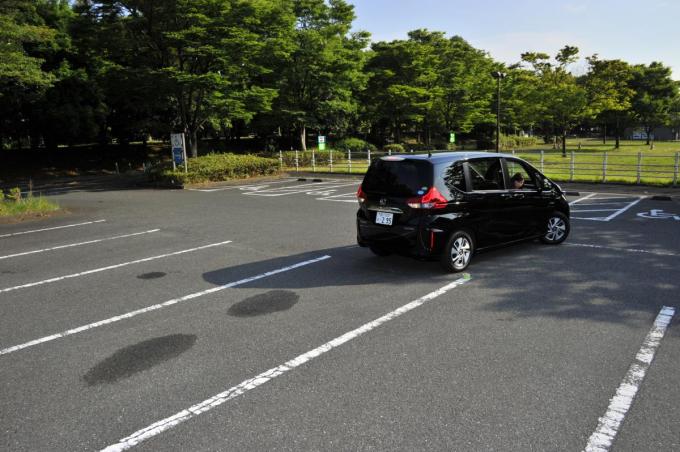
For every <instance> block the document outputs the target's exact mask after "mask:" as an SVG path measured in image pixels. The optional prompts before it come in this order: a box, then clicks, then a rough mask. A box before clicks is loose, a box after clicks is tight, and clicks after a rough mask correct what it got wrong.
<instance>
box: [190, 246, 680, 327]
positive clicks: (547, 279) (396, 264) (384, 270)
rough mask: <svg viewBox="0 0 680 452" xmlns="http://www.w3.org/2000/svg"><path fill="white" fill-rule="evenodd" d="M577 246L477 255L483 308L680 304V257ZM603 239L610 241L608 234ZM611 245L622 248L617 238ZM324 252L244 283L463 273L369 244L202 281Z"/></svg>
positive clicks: (630, 316) (584, 309) (295, 284)
mask: <svg viewBox="0 0 680 452" xmlns="http://www.w3.org/2000/svg"><path fill="white" fill-rule="evenodd" d="M609 240H611V238H610V239H609ZM570 242H572V243H570ZM577 243H579V242H577V241H576V240H573V239H571V238H570V239H569V240H567V242H565V243H564V244H562V245H560V246H547V245H542V244H540V243H539V242H528V243H522V244H517V245H513V246H508V247H505V248H500V249H495V250H491V251H486V252H483V253H479V254H477V255H475V256H474V258H473V261H472V264H471V265H470V267H468V269H467V272H468V273H470V274H471V277H472V285H471V289H472V290H475V291H476V292H475V293H476V294H477V295H479V298H480V300H481V303H480V305H479V307H478V309H480V310H486V311H494V312H499V313H503V316H504V318H510V317H513V318H522V317H551V318H557V319H562V320H571V319H588V320H590V321H596V322H616V323H624V324H626V323H628V324H631V325H633V324H637V323H638V322H639V321H640V319H641V316H640V314H641V313H643V314H644V315H643V316H642V317H643V318H645V319H647V318H648V315H647V314H649V315H655V314H656V313H658V311H659V309H660V308H661V307H662V306H664V305H665V306H677V305H679V304H680V301H679V300H678V296H677V295H678V293H679V292H680V281H679V280H678V278H677V265H678V263H680V257H678V256H662V255H655V254H645V253H635V252H626V251H622V250H620V249H610V248H602V249H598V248H589V247H583V246H577ZM601 243H602V244H603V245H604V246H608V245H610V244H609V243H608V242H606V241H605V238H604V237H603V240H602V242H601ZM611 246H612V248H620V244H618V246H617V244H616V243H613V244H611ZM324 255H330V256H331V258H330V259H328V260H326V261H322V262H319V263H315V264H312V265H309V266H305V267H301V268H297V269H294V270H291V271H287V272H283V273H280V274H278V275H275V276H271V277H267V278H262V279H258V280H256V281H252V282H249V283H245V284H243V285H239V286H238V287H242V288H262V289H269V290H274V289H304V288H319V287H329V288H331V287H343V286H359V285H377V286H379V288H376V290H390V291H393V292H394V294H395V296H398V291H399V289H400V288H401V287H405V286H408V285H410V284H414V283H418V284H422V283H423V282H431V283H432V285H433V287H434V288H436V287H439V286H440V285H445V284H447V283H448V282H450V281H452V280H453V279H455V278H457V277H458V276H457V275H456V274H451V273H446V272H445V271H444V270H443V269H442V268H441V267H440V265H439V263H438V262H436V261H420V260H416V259H412V258H407V257H400V256H389V257H378V256H374V255H373V254H372V253H371V252H370V251H369V250H368V249H366V248H360V247H358V246H345V247H336V248H329V249H321V250H316V251H313V252H306V253H301V254H297V255H292V256H284V257H277V258H273V259H268V260H264V261H258V262H252V263H248V264H243V265H239V266H234V267H228V268H223V269H219V270H215V271H211V272H207V273H204V274H203V278H204V279H205V281H207V282H209V283H211V284H214V285H223V284H228V283H230V282H233V281H237V280H239V279H240V278H244V277H248V276H253V275H258V274H262V273H264V272H267V271H272V270H276V269H279V268H283V267H286V266H290V265H294V264H296V263H299V262H302V261H306V260H310V259H315V258H318V257H320V256H324ZM385 285H388V287H385ZM678 307H680V306H678Z"/></svg>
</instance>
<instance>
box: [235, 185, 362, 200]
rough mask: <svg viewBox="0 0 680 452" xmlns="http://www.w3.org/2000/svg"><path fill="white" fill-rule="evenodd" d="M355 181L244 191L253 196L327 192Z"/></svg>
mask: <svg viewBox="0 0 680 452" xmlns="http://www.w3.org/2000/svg"><path fill="white" fill-rule="evenodd" d="M355 184H356V183H355V182H352V183H350V184H338V183H330V182H317V183H314V184H304V185H298V186H294V187H283V188H272V189H270V190H258V191H253V192H250V193H244V194H245V195H252V196H269V197H274V196H287V195H295V194H298V193H318V192H326V191H329V190H336V189H338V188H342V187H349V186H351V185H355Z"/></svg>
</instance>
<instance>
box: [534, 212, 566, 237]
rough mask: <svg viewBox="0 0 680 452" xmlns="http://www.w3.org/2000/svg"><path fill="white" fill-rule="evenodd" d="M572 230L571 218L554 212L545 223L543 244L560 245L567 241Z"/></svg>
mask: <svg viewBox="0 0 680 452" xmlns="http://www.w3.org/2000/svg"><path fill="white" fill-rule="evenodd" d="M570 230H571V227H570V225H569V218H567V216H566V215H565V214H563V213H562V212H553V213H551V214H550V215H549V216H548V219H547V220H546V222H545V227H544V229H543V234H542V235H541V242H543V243H545V244H547V245H559V244H560V243H562V242H564V241H565V240H566V239H567V237H568V236H569V231H570Z"/></svg>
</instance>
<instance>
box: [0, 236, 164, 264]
mask: <svg viewBox="0 0 680 452" xmlns="http://www.w3.org/2000/svg"><path fill="white" fill-rule="evenodd" d="M158 231H160V229H150V230H148V231H142V232H135V233H132V234H124V235H116V236H113V237H105V238H103V239H96V240H88V241H86V242H78V243H69V244H67V245H59V246H53V247H50V248H42V249H39V250H31V251H24V252H23V253H15V254H8V255H6V256H0V260H3V259H11V258H13V257H19V256H27V255H29V254H37V253H45V252H47V251H56V250H63V249H65V248H73V247H76V246H83V245H91V244H93V243H101V242H108V241H110V240H118V239H125V238H129V237H136V236H139V235H145V234H153V233H154V232H158Z"/></svg>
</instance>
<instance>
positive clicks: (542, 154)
mask: <svg viewBox="0 0 680 452" xmlns="http://www.w3.org/2000/svg"><path fill="white" fill-rule="evenodd" d="M544 154H545V153H544V152H543V151H541V172H542V173H545V170H544V169H543V167H544V158H545V155H544Z"/></svg>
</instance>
